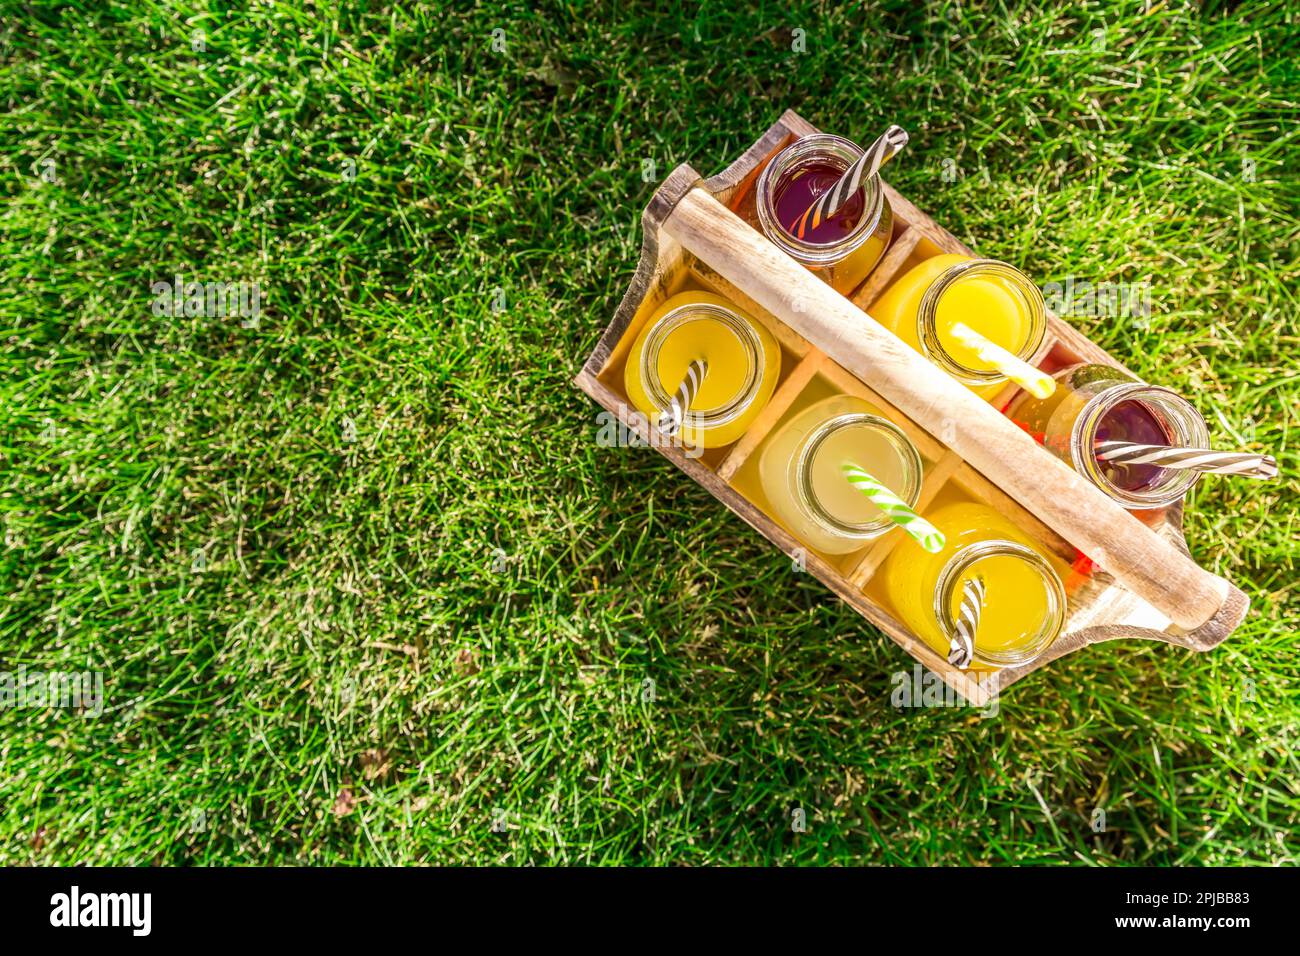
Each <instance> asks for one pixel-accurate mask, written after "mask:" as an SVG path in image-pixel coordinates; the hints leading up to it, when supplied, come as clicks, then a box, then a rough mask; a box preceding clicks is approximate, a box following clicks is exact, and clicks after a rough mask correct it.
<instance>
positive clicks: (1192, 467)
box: [1093, 441, 1277, 478]
mask: <svg viewBox="0 0 1300 956" xmlns="http://www.w3.org/2000/svg"><path fill="white" fill-rule="evenodd" d="M1093 450H1094V451H1095V452H1096V455H1097V458H1098V459H1099V460H1100V461H1108V462H1110V463H1111V464H1113V465H1156V466H1158V467H1160V468H1174V469H1180V470H1184V471H1197V472H1201V473H1202V474H1211V475H1242V476H1244V477H1246V478H1276V477H1277V461H1276V459H1274V458H1273V456H1272V455H1251V454H1246V453H1243V452H1231V451H1214V450H1213V449H1210V448H1180V447H1178V446H1174V445H1140V444H1138V443H1136V442H1127V441H1101V442H1097V444H1096V446H1094V449H1093Z"/></svg>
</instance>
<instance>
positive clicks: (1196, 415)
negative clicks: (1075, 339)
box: [1007, 364, 1210, 510]
mask: <svg viewBox="0 0 1300 956" xmlns="http://www.w3.org/2000/svg"><path fill="white" fill-rule="evenodd" d="M1054 377H1055V379H1056V382H1057V388H1056V391H1055V392H1053V393H1052V394H1051V395H1050V396H1049V397H1047V398H1035V397H1034V396H1033V395H1030V394H1028V393H1021V394H1020V395H1018V396H1017V397H1016V398H1015V399H1014V400H1013V401H1012V403H1011V405H1010V406H1009V407H1008V408H1007V417H1009V418H1010V419H1011V420H1012V421H1013V422H1015V423H1016V424H1017V425H1019V426H1020V427H1021V428H1023V429H1024V430H1025V431H1026V432H1028V433H1029V435H1030V436H1031V437H1032V438H1034V440H1035V441H1037V442H1038V443H1039V444H1041V445H1043V446H1044V447H1045V448H1047V449H1048V450H1049V451H1050V452H1052V454H1054V455H1056V456H1057V457H1058V458H1060V459H1061V460H1062V461H1064V462H1065V463H1066V464H1068V465H1069V466H1070V467H1072V468H1073V469H1074V470H1075V471H1077V472H1078V473H1079V474H1081V475H1083V476H1084V477H1085V478H1087V479H1088V480H1089V481H1091V482H1092V483H1093V484H1094V485H1096V486H1097V487H1098V488H1100V489H1101V490H1102V491H1104V492H1105V493H1106V494H1107V495H1109V496H1110V497H1111V498H1113V499H1114V500H1115V501H1117V502H1119V503H1120V504H1121V505H1123V506H1124V507H1126V508H1130V509H1133V510H1146V509H1151V508H1161V507H1164V506H1165V505H1170V504H1173V503H1174V502H1175V501H1178V500H1180V499H1181V498H1182V497H1183V495H1185V494H1187V492H1188V490H1189V489H1190V488H1191V487H1192V485H1194V484H1196V479H1197V478H1198V477H1200V474H1199V472H1196V471H1191V470H1189V469H1174V468H1162V467H1160V466H1159V465H1153V464H1124V463H1120V462H1110V461H1106V460H1104V459H1101V458H1098V457H1097V453H1096V451H1095V450H1094V449H1095V448H1096V446H1097V445H1098V444H1099V443H1101V442H1110V441H1122V442H1134V443H1136V444H1139V445H1172V446H1179V447H1191V448H1204V447H1206V446H1207V445H1208V444H1209V440H1210V436H1209V430H1208V429H1207V428H1206V425H1205V419H1204V418H1202V417H1201V413H1200V412H1198V411H1197V410H1196V408H1195V407H1194V406H1193V405H1192V404H1191V403H1190V402H1188V401H1187V400H1186V399H1184V398H1183V397H1182V396H1180V395H1178V393H1176V392H1172V391H1170V390H1169V389H1167V388H1161V387H1159V386H1155V385H1147V384H1146V383H1145V382H1142V381H1139V380H1138V379H1136V378H1134V377H1133V376H1132V375H1130V374H1129V373H1128V372H1125V371H1124V370H1122V369H1118V368H1115V367H1113V366H1110V365H1086V364H1084V365H1072V366H1070V367H1069V368H1063V369H1061V370H1060V371H1058V372H1057V373H1056V375H1055V376H1054Z"/></svg>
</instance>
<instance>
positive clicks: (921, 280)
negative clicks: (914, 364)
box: [870, 254, 1047, 398]
mask: <svg viewBox="0 0 1300 956" xmlns="http://www.w3.org/2000/svg"><path fill="white" fill-rule="evenodd" d="M870 312H871V315H872V317H873V318H874V319H876V321H878V322H879V323H880V324H881V325H883V326H885V328H887V329H889V330H890V331H892V332H893V333H894V334H895V335H897V336H898V337H899V338H901V339H902V340H903V341H904V342H906V343H907V344H908V345H910V346H912V348H914V349H916V350H917V351H918V352H920V353H921V354H922V355H924V356H925V357H926V358H928V359H930V361H932V362H934V364H936V365H938V366H939V367H940V368H942V369H943V370H944V371H945V372H947V373H948V374H949V375H952V376H953V377H954V378H956V379H958V380H959V381H961V382H962V383H963V384H965V385H966V386H967V387H969V388H970V389H971V390H972V391H974V392H975V393H976V394H977V395H979V396H980V397H982V398H992V397H993V396H994V395H996V394H997V393H998V392H999V391H1001V390H1002V387H1003V386H1004V385H1005V384H1006V381H1007V379H1006V378H1005V376H1003V375H1002V373H1001V372H999V371H998V370H997V369H996V368H995V367H994V366H993V365H991V364H990V363H989V362H987V361H985V360H984V359H983V358H981V357H980V356H979V355H978V354H977V353H976V352H975V350H974V349H972V348H970V346H968V345H967V344H965V343H963V342H962V341H961V340H959V339H958V338H957V337H956V336H955V335H954V334H953V326H954V325H956V324H957V323H959V322H960V323H963V324H964V325H966V326H968V327H969V328H971V329H973V330H974V331H976V332H977V333H979V334H980V335H982V336H983V337H984V338H986V339H988V340H989V341H991V342H993V343H994V344H996V345H1000V346H1001V347H1002V348H1004V349H1006V350H1007V351H1008V352H1011V353H1012V354H1013V355H1017V356H1019V357H1020V358H1022V359H1024V360H1026V361H1028V360H1029V358H1030V356H1032V355H1033V354H1034V352H1035V351H1037V349H1038V346H1039V345H1040V344H1042V340H1043V335H1044V333H1045V332H1046V328H1047V314H1046V306H1045V304H1044V302H1043V297H1042V294H1041V293H1040V292H1039V290H1038V287H1037V286H1036V285H1034V284H1033V283H1032V282H1030V281H1029V278H1028V277H1027V276H1025V275H1024V273H1022V272H1020V271H1019V270H1017V269H1014V268H1012V267H1011V266H1009V265H1007V264H1006V263H1004V262H997V261H995V260H993V259H972V258H970V257H969V256H960V255H951V254H950V255H941V256H934V257H932V258H930V259H926V260H925V261H924V262H922V263H920V264H919V265H917V266H915V267H913V268H912V269H911V270H909V271H908V272H907V273H906V274H904V275H903V276H902V277H901V278H899V279H898V280H897V281H895V282H894V284H893V285H891V286H890V287H889V289H888V290H886V292H885V294H884V295H882V296H881V297H880V298H879V299H878V300H877V301H876V302H875V304H873V305H872V306H871V309H870Z"/></svg>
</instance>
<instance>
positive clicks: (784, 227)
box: [754, 133, 894, 295]
mask: <svg viewBox="0 0 1300 956" xmlns="http://www.w3.org/2000/svg"><path fill="white" fill-rule="evenodd" d="M861 155H862V148H861V147H859V146H858V145H857V144H856V143H853V142H852V141H850V140H847V139H844V138H842V137H839V136H831V135H830V134H828V133H817V134H814V135H812V136H805V137H803V138H802V139H798V140H796V141H795V142H793V143H791V144H790V145H789V146H787V147H786V148H785V149H783V150H781V152H779V153H777V154H776V156H775V157H773V159H772V161H771V162H770V163H768V164H767V166H766V167H765V168H764V169H763V172H762V174H761V175H760V176H759V177H758V186H757V189H756V195H755V200H754V203H755V207H756V209H757V213H758V222H759V227H760V228H761V229H762V230H763V234H764V235H766V236H767V238H768V239H770V240H772V242H773V243H774V244H775V245H776V247H777V248H778V249H780V250H781V251H782V252H784V253H786V254H787V255H789V256H790V257H791V258H792V259H794V260H795V261H796V262H798V263H800V264H801V265H803V266H805V267H806V268H808V269H809V270H811V271H812V273H813V274H814V275H816V276H817V277H818V278H820V279H821V280H822V281H824V282H826V283H828V284H829V285H830V286H831V288H833V289H834V290H835V291H836V292H839V293H840V294H842V295H848V294H850V293H851V292H852V291H853V290H854V289H856V288H857V287H858V286H859V285H861V284H862V281H863V280H864V279H865V278H866V277H867V275H868V274H869V273H870V272H871V270H872V269H874V268H875V267H876V263H878V262H879V261H880V257H881V256H883V255H884V254H885V249H886V247H887V246H888V245H889V240H890V237H891V235H892V233H893V229H894V212H893V210H892V209H891V208H890V206H889V200H887V199H886V198H885V190H884V187H883V186H882V184H881V181H880V175H879V174H877V175H875V176H872V177H871V179H869V180H866V181H864V182H863V183H862V186H861V188H860V189H859V191H858V195H857V196H856V197H854V198H852V199H850V200H849V202H848V203H846V204H845V207H844V208H845V209H847V210H849V211H850V212H856V213H857V222H856V224H855V225H853V226H852V228H850V229H848V230H838V232H839V233H840V235H837V236H836V237H835V238H834V239H833V241H825V242H812V241H809V239H808V237H805V238H804V239H800V238H798V237H797V236H795V235H794V233H793V232H791V231H790V228H789V227H790V226H792V225H793V224H794V223H795V222H796V221H797V220H798V218H799V217H800V216H801V215H802V214H803V213H804V211H806V210H807V208H808V206H810V205H811V204H812V203H813V201H815V200H816V199H817V197H818V196H820V195H822V194H823V193H825V192H826V191H827V190H828V189H829V188H830V186H831V185H833V184H834V181H835V179H836V178H838V177H839V176H840V175H841V174H843V172H844V171H845V170H846V169H848V168H849V167H850V166H851V165H853V163H854V162H855V161H856V160H857V159H858V157H859V156H861ZM814 180H815V181H816V183H817V185H816V187H813V186H810V184H811V183H813V182H814ZM810 189H813V190H814V191H810ZM803 197H807V198H806V201H804V199H803ZM799 207H802V208H799ZM859 210H860V211H859ZM837 218H838V217H837Z"/></svg>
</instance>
